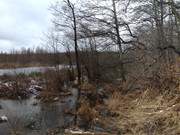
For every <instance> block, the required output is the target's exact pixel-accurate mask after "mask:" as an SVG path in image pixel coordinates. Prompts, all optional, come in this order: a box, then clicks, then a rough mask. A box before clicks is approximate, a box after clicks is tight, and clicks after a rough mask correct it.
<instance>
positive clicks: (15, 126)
mask: <svg viewBox="0 0 180 135" xmlns="http://www.w3.org/2000/svg"><path fill="white" fill-rule="evenodd" d="M72 93H73V95H72V96H70V97H68V98H64V99H63V98H62V100H64V101H63V102H56V103H51V104H45V103H39V102H38V101H37V100H36V99H35V98H34V97H31V98H30V99H28V100H23V101H14V100H0V105H1V106H2V108H3V109H1V110H0V116H2V115H6V116H7V117H8V119H9V122H8V123H3V124H0V135H8V134H10V130H13V131H14V132H15V131H16V130H18V131H20V132H22V134H26V135H36V134H37V135H40V134H45V132H46V130H47V129H50V128H56V127H62V128H63V127H64V126H66V125H68V124H70V123H71V122H72V120H73V116H67V115H65V114H64V110H66V109H74V106H75V100H76V96H77V91H76V90H75V89H72ZM35 102H36V103H38V104H37V105H36V106H34V105H33V104H34V103H35Z"/></svg>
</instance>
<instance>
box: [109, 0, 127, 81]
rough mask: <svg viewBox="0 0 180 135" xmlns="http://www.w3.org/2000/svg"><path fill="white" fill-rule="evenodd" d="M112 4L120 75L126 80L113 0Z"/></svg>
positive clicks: (113, 0)
mask: <svg viewBox="0 0 180 135" xmlns="http://www.w3.org/2000/svg"><path fill="white" fill-rule="evenodd" d="M112 6H113V13H114V23H115V30H116V34H117V36H116V37H117V44H118V47H119V61H120V70H121V77H122V81H126V77H125V71H124V64H123V50H122V44H121V38H120V33H119V25H118V19H117V12H116V3H115V0H112Z"/></svg>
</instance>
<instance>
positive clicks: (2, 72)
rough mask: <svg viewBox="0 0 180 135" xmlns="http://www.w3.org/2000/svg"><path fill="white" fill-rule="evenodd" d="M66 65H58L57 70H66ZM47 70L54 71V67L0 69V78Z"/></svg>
mask: <svg viewBox="0 0 180 135" xmlns="http://www.w3.org/2000/svg"><path fill="white" fill-rule="evenodd" d="M66 67H67V66H66V65H59V66H58V68H59V69H62V68H66ZM48 69H55V67H27V68H14V69H0V76H3V75H16V74H20V73H23V74H30V73H32V72H45V71H46V70H48Z"/></svg>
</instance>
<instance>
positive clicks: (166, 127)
mask: <svg viewBox="0 0 180 135" xmlns="http://www.w3.org/2000/svg"><path fill="white" fill-rule="evenodd" d="M137 95H138V96H137ZM179 95H180V89H179V87H177V88H176V90H174V91H173V92H171V93H170V92H168V93H167V92H164V93H163V94H159V93H158V92H157V91H155V90H151V89H147V90H146V91H144V92H142V93H137V92H134V93H131V94H128V95H121V94H120V93H118V94H117V93H114V94H113V96H112V98H111V99H109V101H108V102H107V105H108V107H109V108H110V109H111V110H113V111H116V112H118V113H119V114H120V116H119V117H118V118H117V119H116V120H115V122H117V125H118V127H119V128H120V129H121V132H122V134H123V135H124V134H125V135H178V134H180V97H179ZM123 96H124V97H123Z"/></svg>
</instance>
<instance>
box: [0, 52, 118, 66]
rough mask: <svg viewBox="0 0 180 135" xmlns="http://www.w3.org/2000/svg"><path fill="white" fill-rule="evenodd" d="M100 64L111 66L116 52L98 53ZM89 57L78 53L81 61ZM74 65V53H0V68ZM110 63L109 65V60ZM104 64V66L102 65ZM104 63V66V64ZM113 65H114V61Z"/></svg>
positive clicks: (85, 53)
mask: <svg viewBox="0 0 180 135" xmlns="http://www.w3.org/2000/svg"><path fill="white" fill-rule="evenodd" d="M98 54H99V58H100V61H101V62H100V63H101V64H102V65H107V66H108V65H111V64H112V57H113V56H114V57H118V55H117V53H116V52H110V51H109V52H98ZM89 55H90V53H88V52H83V51H80V56H81V61H82V62H86V61H87V59H88V58H87V57H88V56H89ZM69 58H70V59H71V64H75V53H74V52H56V53H53V52H51V51H48V50H46V49H36V50H33V49H22V50H20V51H17V50H13V51H11V52H8V53H7V52H6V53H5V52H1V53H0V68H15V67H26V66H27V67H28V66H54V65H60V64H69ZM108 59H109V60H110V61H111V62H110V63H109V64H108V62H109V60H108ZM103 63H104V64H103ZM105 63H106V64H105ZM114 63H116V62H115V61H114Z"/></svg>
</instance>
